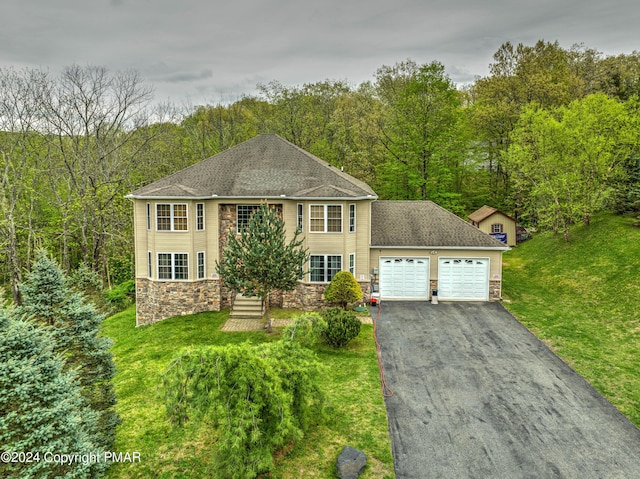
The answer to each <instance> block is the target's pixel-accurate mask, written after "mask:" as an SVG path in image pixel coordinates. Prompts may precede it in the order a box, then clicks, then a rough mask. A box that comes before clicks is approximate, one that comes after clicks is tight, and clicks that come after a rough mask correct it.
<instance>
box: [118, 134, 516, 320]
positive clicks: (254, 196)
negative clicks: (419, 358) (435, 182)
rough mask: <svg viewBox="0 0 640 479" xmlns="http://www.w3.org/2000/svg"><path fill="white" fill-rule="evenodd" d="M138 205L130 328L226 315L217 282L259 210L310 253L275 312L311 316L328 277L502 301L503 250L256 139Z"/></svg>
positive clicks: (425, 294) (226, 301)
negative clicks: (232, 241)
mask: <svg viewBox="0 0 640 479" xmlns="http://www.w3.org/2000/svg"><path fill="white" fill-rule="evenodd" d="M128 197H129V198H131V199H132V200H133V203H134V226H135V258H136V259H135V261H136V303H137V324H138V325H142V324H149V323H153V322H156V321H159V320H161V319H164V318H167V317H171V316H177V315H181V314H190V313H195V312H201V311H209V310H219V309H221V308H225V307H229V306H230V305H231V302H232V300H233V292H232V291H229V290H228V289H227V288H225V286H224V284H223V282H222V281H221V278H219V277H218V275H217V274H216V271H215V263H216V261H217V260H219V259H220V258H221V255H222V251H223V249H224V247H225V244H226V241H227V238H228V235H229V234H236V233H237V232H238V231H239V230H240V229H241V228H242V227H243V225H246V224H247V223H248V221H249V218H250V216H251V214H252V212H253V211H254V210H255V208H256V207H257V206H258V205H259V204H260V203H261V202H267V203H268V204H269V205H273V206H274V207H276V208H277V209H278V210H279V211H280V212H281V214H282V217H283V219H284V221H285V224H286V227H287V231H288V235H289V236H290V237H292V236H293V234H294V231H295V230H296V229H300V230H301V231H302V234H303V238H304V246H305V247H306V248H308V251H309V254H310V257H309V264H308V265H307V267H306V268H305V270H306V271H307V272H306V274H305V277H304V279H303V280H302V281H300V283H299V286H298V288H297V289H296V290H295V291H293V292H285V293H281V294H279V295H276V296H277V297H275V298H272V304H280V305H282V306H283V307H298V308H303V309H311V308H315V307H318V306H319V305H321V304H323V301H322V294H323V292H324V289H325V288H326V286H327V284H328V282H329V281H330V280H331V278H332V277H333V275H334V274H335V273H336V272H338V271H340V270H346V271H350V272H351V273H353V275H354V276H355V278H356V279H357V280H358V281H359V283H360V284H361V286H362V288H363V290H364V291H365V293H366V294H369V293H370V291H371V285H372V284H376V285H378V286H379V292H380V296H381V299H383V300H385V299H412V300H425V301H426V300H428V299H430V297H431V294H432V291H434V290H438V292H439V298H440V299H442V300H481V301H487V300H496V299H499V298H500V292H501V279H502V252H503V251H504V250H506V249H508V248H506V247H505V246H504V245H503V244H501V243H500V242H498V241H496V240H494V239H493V238H491V237H490V236H488V235H486V234H484V233H482V232H481V231H479V230H478V229H477V228H474V227H473V226H471V225H469V224H468V223H466V222H465V221H463V220H462V219H460V218H458V217H457V216H455V215H453V214H451V213H449V212H448V211H446V210H444V209H442V208H440V207H439V206H437V205H436V204H434V203H432V202H430V201H381V200H378V199H377V195H376V194H375V192H374V191H373V190H372V189H371V188H370V187H369V186H368V185H367V184H365V183H363V182H362V181H359V180H357V179H355V178H354V177H352V176H350V175H348V174H346V173H344V172H343V171H341V170H340V169H338V168H336V167H333V166H331V165H329V164H328V163H326V162H325V161H323V160H321V159H319V158H317V157H315V156H314V155H312V154H310V153H308V152H306V151H304V150H302V149H301V148H299V147H297V146H295V145H293V144H292V143H290V142H288V141H286V140H284V139H282V138H281V137H279V136H277V135H259V136H256V137H254V138H252V139H250V140H248V141H246V142H244V143H241V144H239V145H237V146H235V147H233V148H230V149H228V150H226V151H223V152H221V153H219V154H217V155H215V156H212V157H211V158H207V159H205V160H203V161H201V162H199V163H197V164H195V165H193V166H191V167H189V168H186V169H183V170H181V171H178V172H177V173H174V174H172V175H169V176H167V177H165V178H162V179H160V180H158V181H155V182H153V183H151V184H149V185H147V186H144V187H142V188H140V189H138V190H136V191H134V192H132V193H131V194H130V195H128Z"/></svg>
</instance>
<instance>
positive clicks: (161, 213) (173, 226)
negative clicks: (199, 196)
mask: <svg viewBox="0 0 640 479" xmlns="http://www.w3.org/2000/svg"><path fill="white" fill-rule="evenodd" d="M156 227H157V228H158V231H187V205H186V204H184V203H178V204H170V203H158V204H157V205H156Z"/></svg>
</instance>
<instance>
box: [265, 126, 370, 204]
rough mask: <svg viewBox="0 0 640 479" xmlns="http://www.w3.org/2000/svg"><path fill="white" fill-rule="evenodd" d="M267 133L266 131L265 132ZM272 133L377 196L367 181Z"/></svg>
mask: <svg viewBox="0 0 640 479" xmlns="http://www.w3.org/2000/svg"><path fill="white" fill-rule="evenodd" d="M263 134H266V133H263ZM269 134H271V135H274V136H276V137H277V138H279V139H280V140H282V141H284V142H286V143H288V144H289V145H291V146H292V147H294V148H295V149H297V150H298V151H300V152H301V153H303V154H304V155H306V156H307V157H308V158H310V159H311V160H313V161H316V162H317V163H320V164H321V165H322V166H324V167H325V168H327V169H329V170H331V171H332V172H333V173H335V174H337V175H339V176H340V177H341V178H343V179H344V180H346V181H348V182H349V183H351V184H353V186H356V187H358V188H360V189H364V190H371V191H372V192H373V194H374V196H375V197H376V198H377V197H378V194H377V193H376V192H375V191H373V188H371V186H369V185H368V184H367V183H365V182H364V181H361V180H359V179H357V178H355V177H353V176H351V175H350V174H349V173H345V172H344V171H343V170H342V169H341V168H338V167H337V166H333V165H332V164H331V163H329V162H328V161H325V160H323V159H322V158H319V157H317V156H316V155H314V154H313V153H310V152H308V151H306V150H305V149H304V148H301V147H299V146H298V145H296V144H295V143H292V142H290V141H289V140H287V139H285V138H282V137H281V136H280V135H278V134H276V133H269Z"/></svg>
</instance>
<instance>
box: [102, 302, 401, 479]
mask: <svg viewBox="0 0 640 479" xmlns="http://www.w3.org/2000/svg"><path fill="white" fill-rule="evenodd" d="M287 313H288V312H286V313H282V314H287ZM227 317H228V311H221V312H211V313H201V314H196V315H191V316H182V317H176V318H171V319H167V320H165V321H161V322H160V323H157V324H155V325H152V326H145V327H141V328H136V327H135V309H134V308H133V307H132V308H129V309H127V310H126V311H123V312H122V313H119V314H116V315H114V316H112V317H110V318H108V319H107V320H105V322H104V324H103V334H104V335H105V336H108V337H110V338H112V339H113V340H114V341H115V344H114V346H113V349H112V351H113V354H114V358H115V361H116V365H117V367H118V373H117V375H116V377H115V380H114V384H115V388H116V392H117V394H118V404H117V410H118V413H119V414H120V416H121V417H122V424H121V425H120V426H119V428H118V434H117V439H116V451H118V452H120V451H121V452H134V451H135V452H140V453H141V462H140V463H133V464H118V465H114V466H112V467H111V469H110V470H109V473H108V477H110V478H124V477H126V478H148V477H154V478H195V479H197V478H205V477H206V478H209V477H211V476H212V475H213V473H214V471H213V470H212V466H211V454H212V451H213V450H214V448H215V442H216V437H215V434H214V432H213V431H212V429H211V428H210V427H209V426H208V425H207V424H202V423H198V424H195V423H189V424H187V425H186V426H185V427H184V428H181V429H178V428H173V427H172V426H171V425H170V424H169V422H168V420H167V419H166V416H165V410H164V404H163V402H162V400H161V398H160V395H159V391H158V385H159V378H160V375H161V374H162V372H163V371H164V370H165V369H166V367H167V366H168V365H169V363H170V361H171V359H172V358H173V357H174V355H175V354H176V353H177V352H178V351H179V350H180V349H182V348H185V347H189V346H199V345H225V344H232V343H241V342H245V341H248V342H250V343H254V344H257V343H260V342H264V341H273V340H277V339H279V338H280V332H279V331H278V330H276V332H275V333H274V334H271V335H267V334H266V333H265V332H262V331H257V332H237V333H229V332H222V331H220V327H221V326H222V325H223V324H224V322H225V321H226V319H227ZM289 317H290V316H289ZM316 352H317V354H318V356H319V358H320V360H321V361H322V362H323V363H324V364H325V365H327V366H328V367H327V368H326V370H325V372H324V373H323V374H322V377H321V387H322V388H323V390H324V391H325V392H326V394H327V399H328V419H327V421H325V423H324V424H322V425H320V426H319V427H317V428H315V429H312V430H311V431H310V432H309V433H308V435H307V437H305V438H303V439H302V440H301V441H300V442H299V443H297V444H296V445H294V446H293V447H292V448H290V449H289V450H287V451H286V452H284V453H283V454H281V455H280V456H279V458H278V460H277V464H276V468H275V470H274V471H273V472H272V473H271V474H270V475H266V476H264V478H265V479H266V478H280V479H288V478H291V479H293V478H299V477H305V478H323V479H324V478H331V477H336V476H335V463H336V459H337V457H338V455H339V454H340V452H341V451H342V448H343V447H344V446H345V445H350V446H352V447H355V448H358V449H360V450H362V451H363V452H364V453H365V454H366V455H367V467H366V469H365V471H364V473H363V474H362V475H361V476H360V477H361V478H364V479H366V478H393V477H395V476H394V473H393V458H392V455H391V444H390V440H389V435H388V424H387V416H386V410H385V407H384V401H383V398H382V395H381V392H380V380H379V375H378V363H377V359H376V353H375V344H374V340H373V327H372V326H371V325H363V326H362V329H361V332H360V335H359V336H358V338H356V339H355V340H353V341H352V342H351V343H349V345H348V346H347V347H346V348H344V349H340V350H334V349H332V348H330V347H318V348H317V350H316Z"/></svg>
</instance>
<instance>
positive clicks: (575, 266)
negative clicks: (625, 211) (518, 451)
mask: <svg viewBox="0 0 640 479" xmlns="http://www.w3.org/2000/svg"><path fill="white" fill-rule="evenodd" d="M632 223H633V220H632V219H629V218H622V217H617V216H612V215H604V214H603V215H599V216H597V217H596V218H594V219H593V221H592V223H591V225H590V226H588V227H585V226H576V227H574V228H572V230H571V231H570V236H569V243H567V244H565V243H564V242H563V238H562V235H560V234H558V235H555V236H554V235H553V234H551V233H543V234H540V235H536V236H535V237H534V238H533V239H532V240H530V241H528V242H525V243H523V244H522V245H520V246H518V247H517V248H514V249H513V250H512V251H510V252H508V253H506V254H505V255H504V291H503V293H504V294H503V295H504V297H505V298H506V299H508V300H510V301H511V302H510V303H506V304H505V306H506V307H507V308H508V309H509V310H510V311H511V312H512V313H513V314H514V315H515V316H516V317H517V318H518V319H519V320H520V321H521V322H522V323H523V324H524V325H525V326H527V327H528V328H529V329H530V330H531V331H532V332H533V333H534V334H536V335H537V336H538V337H539V338H541V339H542V340H544V341H545V342H546V343H547V344H548V345H549V346H550V347H551V349H552V350H553V351H555V352H556V354H558V356H560V357H561V358H563V359H564V360H565V361H566V362H567V363H568V364H569V365H571V366H572V367H573V368H574V369H575V370H576V371H577V372H578V373H579V374H581V375H582V376H583V377H584V378H585V379H587V380H588V381H589V382H590V383H591V384H592V385H593V386H594V387H595V388H596V389H598V391H600V392H601V393H602V394H603V395H604V396H605V397H606V398H607V399H609V401H611V402H612V403H613V404H614V405H615V406H616V407H617V408H618V409H619V410H620V411H621V412H622V413H623V414H625V415H626V416H627V417H628V418H629V419H630V420H631V421H632V422H633V423H634V424H636V425H637V426H640V368H639V367H638V364H639V363H640V228H637V227H633V226H632Z"/></svg>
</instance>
